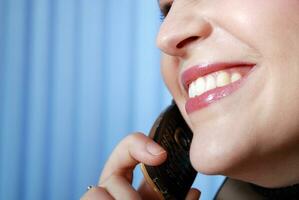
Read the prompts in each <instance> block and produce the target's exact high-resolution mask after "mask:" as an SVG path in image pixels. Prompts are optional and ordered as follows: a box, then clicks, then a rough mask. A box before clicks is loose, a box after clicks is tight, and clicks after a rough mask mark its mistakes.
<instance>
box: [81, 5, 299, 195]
mask: <svg viewBox="0 0 299 200" xmlns="http://www.w3.org/2000/svg"><path fill="white" fill-rule="evenodd" d="M159 4H160V8H161V10H163V12H164V13H165V15H166V17H165V19H164V21H163V23H162V25H161V28H160V31H159V34H158V37H157V44H158V47H159V48H160V49H161V50H162V52H163V53H162V62H161V71H162V75H163V78H164V81H165V84H166V86H167V87H168V89H169V91H170V93H171V94H172V96H173V98H174V100H175V101H176V103H177V105H178V107H179V109H180V111H181V113H182V115H183V117H184V119H185V120H186V122H187V123H188V125H189V126H190V128H191V130H192V131H193V133H194V136H193V140H192V144H191V149H190V159H191V162H192V165H193V167H194V168H195V169H196V170H197V171H199V172H201V173H204V174H220V175H225V176H229V177H232V178H235V179H238V180H243V181H246V182H251V183H254V184H257V185H261V186H264V187H270V188H272V187H282V186H288V185H292V184H295V183H299V170H298V169H299V100H298V99H299V78H298V77H299V1H298V0H271V1H270V0H264V1H261V0H175V1H173V0H160V1H159ZM170 7H171V9H170V10H169V9H168V8H170ZM182 27H184V28H182ZM236 61H238V62H240V61H242V62H250V63H255V64H256V68H255V70H254V71H253V72H252V73H251V74H250V75H249V77H248V79H247V81H246V83H245V84H244V85H243V86H242V87H241V88H239V89H238V90H237V91H235V92H234V93H233V94H231V95H229V96H227V97H225V98H223V99H221V100H220V101H217V102H215V103H212V104H211V105H209V106H208V107H206V108H204V109H200V110H197V111H195V112H192V113H191V114H187V113H186V111H185V103H186V101H187V99H188V94H187V93H186V91H184V89H183V86H182V83H181V81H180V80H181V78H180V76H181V74H182V73H183V72H184V71H185V70H186V69H188V68H190V67H191V66H194V65H198V64H211V63H217V62H236ZM132 144H134V145H132ZM149 144H151V145H152V144H153V141H152V140H151V139H149V138H148V137H146V136H145V135H143V134H133V135H131V136H128V137H127V138H125V139H124V140H123V141H122V142H120V144H119V145H118V146H117V147H116V148H115V150H114V152H113V153H112V155H111V156H110V158H109V160H108V161H107V163H106V166H105V168H104V170H103V172H102V175H101V178H100V182H99V187H97V188H94V189H92V190H90V191H88V192H87V193H86V194H85V196H84V197H83V199H90V200H93V199H112V198H115V199H140V198H142V199H155V197H154V195H155V193H154V192H153V191H152V190H151V189H150V188H149V186H148V185H146V184H145V183H143V184H142V185H141V187H140V188H139V189H138V190H137V191H136V190H134V189H133V188H132V186H131V183H132V171H133V169H134V167H135V166H136V165H137V164H138V163H140V162H144V163H146V164H148V165H158V164H160V163H162V162H163V161H164V160H165V159H166V157H167V155H166V153H165V152H164V151H162V150H161V151H159V150H158V149H159V148H158V147H157V146H156V145H152V148H150V149H151V150H154V149H155V150H154V152H155V153H154V155H153V154H152V153H150V151H148V148H147V145H149ZM154 146H156V147H155V148H154ZM120 197H121V198H120ZM198 198H199V192H198V190H196V189H192V190H190V192H189V195H188V197H187V199H198Z"/></svg>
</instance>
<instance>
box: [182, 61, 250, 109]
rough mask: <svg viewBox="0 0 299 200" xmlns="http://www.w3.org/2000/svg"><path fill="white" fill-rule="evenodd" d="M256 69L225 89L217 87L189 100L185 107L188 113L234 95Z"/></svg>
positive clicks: (224, 87)
mask: <svg viewBox="0 0 299 200" xmlns="http://www.w3.org/2000/svg"><path fill="white" fill-rule="evenodd" d="M254 68H255V67H253V68H252V69H251V70H250V71H249V72H248V73H247V74H246V75H245V76H244V77H242V78H241V79H239V80H238V81H235V82H233V83H231V84H228V85H226V86H223V87H217V88H215V89H212V90H209V91H207V92H205V93H203V94H202V95H200V96H197V97H194V98H189V99H188V100H187V102H186V105H185V109H186V112H187V113H188V114H190V113H192V112H194V111H198V110H200V109H203V108H205V107H207V106H209V105H210V104H212V103H214V102H217V101H219V100H220V99H222V98H224V97H226V96H228V95H230V94H232V93H233V92H235V91H236V90H238V89H239V88H240V87H241V85H243V83H244V81H245V80H246V79H247V78H248V75H249V74H250V73H251V72H252V71H253V69H254Z"/></svg>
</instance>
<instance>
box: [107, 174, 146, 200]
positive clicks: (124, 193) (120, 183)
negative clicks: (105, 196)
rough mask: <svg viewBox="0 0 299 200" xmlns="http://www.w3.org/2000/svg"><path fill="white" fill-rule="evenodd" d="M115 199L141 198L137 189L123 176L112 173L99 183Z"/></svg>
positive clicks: (135, 199) (133, 199)
mask: <svg viewBox="0 0 299 200" xmlns="http://www.w3.org/2000/svg"><path fill="white" fill-rule="evenodd" d="M101 187H104V188H105V189H106V190H107V192H108V193H109V194H110V195H111V196H112V197H113V198H114V199H116V200H118V199H121V200H141V197H140V196H139V194H138V193H137V191H136V190H135V189H134V188H133V187H132V186H131V185H130V184H129V183H128V181H127V180H126V178H124V177H123V176H118V175H112V176H110V177H109V178H108V179H106V181H104V182H103V183H102V184H101Z"/></svg>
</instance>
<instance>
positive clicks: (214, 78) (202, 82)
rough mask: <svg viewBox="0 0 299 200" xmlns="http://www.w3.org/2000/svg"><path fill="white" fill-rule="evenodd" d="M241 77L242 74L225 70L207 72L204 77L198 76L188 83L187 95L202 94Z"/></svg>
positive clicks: (191, 96) (192, 96)
mask: <svg viewBox="0 0 299 200" xmlns="http://www.w3.org/2000/svg"><path fill="white" fill-rule="evenodd" d="M241 78H242V75H241V74H240V73H238V72H233V73H232V74H229V73H228V72H225V71H220V72H216V73H213V74H209V75H207V76H205V77H199V78H198V79H197V80H195V81H193V82H192V83H191V84H190V85H189V91H188V92H189V97H190V98H194V97H196V96H199V95H201V94H203V93H204V92H206V91H208V90H212V89H214V88H216V87H222V86H225V85H228V84H230V83H233V82H235V81H237V80H239V79H241Z"/></svg>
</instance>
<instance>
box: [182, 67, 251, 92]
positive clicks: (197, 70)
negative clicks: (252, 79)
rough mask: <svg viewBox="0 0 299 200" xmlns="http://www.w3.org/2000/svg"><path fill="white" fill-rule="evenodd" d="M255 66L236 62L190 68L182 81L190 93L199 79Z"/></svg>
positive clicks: (183, 75) (184, 73) (185, 72)
mask: <svg viewBox="0 0 299 200" xmlns="http://www.w3.org/2000/svg"><path fill="white" fill-rule="evenodd" d="M254 65H255V64H252V63H245V62H234V63H215V64H206V65H196V66H193V67H190V68H189V69H187V70H186V71H184V72H183V74H182V76H181V81H182V84H183V86H184V89H185V90H186V92H187V93H188V89H189V85H190V84H191V83H192V82H193V81H195V80H196V79H198V78H199V77H202V76H205V75H207V74H211V73H213V72H216V71H220V70H224V69H228V68H235V67H253V66H254Z"/></svg>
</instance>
